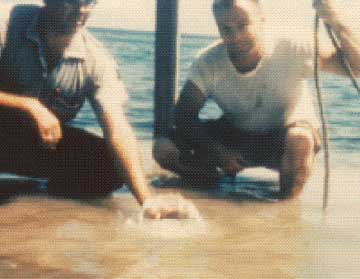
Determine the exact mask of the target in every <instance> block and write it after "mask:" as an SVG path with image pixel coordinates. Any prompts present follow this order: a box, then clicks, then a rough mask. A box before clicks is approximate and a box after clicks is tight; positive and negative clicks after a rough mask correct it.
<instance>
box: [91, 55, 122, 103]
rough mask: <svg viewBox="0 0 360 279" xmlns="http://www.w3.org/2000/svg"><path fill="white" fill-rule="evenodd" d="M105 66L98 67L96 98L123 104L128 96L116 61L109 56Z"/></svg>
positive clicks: (104, 63) (95, 83) (95, 82)
mask: <svg viewBox="0 0 360 279" xmlns="http://www.w3.org/2000/svg"><path fill="white" fill-rule="evenodd" d="M105 59H106V60H104V61H105V62H103V64H102V65H103V67H99V68H98V69H96V78H95V80H94V85H95V92H94V96H93V97H94V98H95V99H101V100H102V101H106V102H111V103H112V104H118V105H122V104H123V103H124V102H125V101H126V100H127V98H128V96H127V92H126V88H125V85H124V83H123V81H122V80H121V79H120V74H119V67H118V65H117V63H116V61H115V60H114V59H113V58H111V57H109V56H107V57H105Z"/></svg>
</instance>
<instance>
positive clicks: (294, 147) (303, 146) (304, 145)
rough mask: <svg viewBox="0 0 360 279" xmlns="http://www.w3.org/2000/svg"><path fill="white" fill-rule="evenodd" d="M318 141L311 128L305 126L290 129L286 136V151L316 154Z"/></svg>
mask: <svg viewBox="0 0 360 279" xmlns="http://www.w3.org/2000/svg"><path fill="white" fill-rule="evenodd" d="M315 147H316V142H315V139H314V135H313V133H312V131H311V130H309V129H307V128H303V127H294V128H290V129H288V131H287V133H286V136H285V153H287V152H290V153H294V152H295V153H297V155H298V156H299V155H301V154H303V155H304V156H305V155H312V154H314V151H315Z"/></svg>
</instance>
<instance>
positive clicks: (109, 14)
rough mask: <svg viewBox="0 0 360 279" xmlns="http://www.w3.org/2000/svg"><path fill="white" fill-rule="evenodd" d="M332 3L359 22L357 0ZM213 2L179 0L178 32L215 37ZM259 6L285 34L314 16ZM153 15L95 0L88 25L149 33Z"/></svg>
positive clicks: (285, 5) (298, 9) (143, 0)
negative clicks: (95, 3)
mask: <svg viewBox="0 0 360 279" xmlns="http://www.w3.org/2000/svg"><path fill="white" fill-rule="evenodd" d="M333 1H334V2H335V4H336V7H340V8H339V9H340V10H341V13H342V14H344V18H346V19H347V20H348V21H349V22H350V23H351V24H352V25H354V24H355V23H357V22H360V21H359V16H358V15H359V14H360V0H333ZM212 2H213V0H179V3H180V4H179V6H180V7H179V23H180V25H179V26H180V27H179V28H180V32H182V33H196V34H211V35H215V34H217V29H216V25H215V21H214V19H213V16H212V14H211V4H212ZM4 3H37V4H39V3H42V1H41V0H0V5H1V4H4ZM262 3H263V6H264V10H265V12H266V13H267V20H268V22H269V23H270V24H271V25H272V26H274V28H275V27H276V28H277V27H279V26H282V27H283V29H284V30H285V31H288V32H293V31H294V27H295V28H301V29H309V28H311V27H312V24H313V17H314V13H313V10H312V8H311V3H312V0H263V1H262ZM155 13H156V0H98V5H97V6H96V7H95V9H94V11H93V14H92V16H91V18H90V20H89V22H88V25H89V26H98V27H108V28H124V29H131V30H149V31H152V30H154V29H155ZM350 19H354V20H350ZM357 25H360V23H357ZM357 27H358V26H356V28H357ZM287 29H289V30H287ZM295 30H296V29H295Z"/></svg>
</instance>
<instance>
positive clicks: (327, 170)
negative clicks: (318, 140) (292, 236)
mask: <svg viewBox="0 0 360 279" xmlns="http://www.w3.org/2000/svg"><path fill="white" fill-rule="evenodd" d="M319 26H320V18H319V16H318V15H316V16H315V29H314V46H315V56H314V79H315V86H316V92H317V98H318V103H319V111H320V116H321V124H322V134H323V143H324V167H325V177H324V193H323V210H326V208H327V206H328V201H329V181H330V152H329V134H328V125H327V119H326V116H325V112H324V104H323V94H322V91H321V85H320V75H319V73H320V67H319Z"/></svg>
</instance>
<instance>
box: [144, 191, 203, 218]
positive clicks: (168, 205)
mask: <svg viewBox="0 0 360 279" xmlns="http://www.w3.org/2000/svg"><path fill="white" fill-rule="evenodd" d="M143 217H144V218H149V219H198V218H199V217H200V215H199V212H198V210H197V209H196V207H195V206H194V205H193V204H192V203H191V202H190V201H189V200H186V199H184V198H183V197H182V196H181V195H180V194H161V195H154V196H152V197H150V198H147V199H146V200H145V202H144V204H143Z"/></svg>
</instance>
